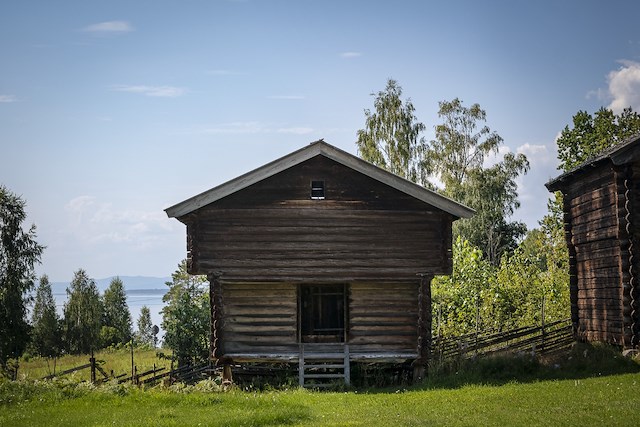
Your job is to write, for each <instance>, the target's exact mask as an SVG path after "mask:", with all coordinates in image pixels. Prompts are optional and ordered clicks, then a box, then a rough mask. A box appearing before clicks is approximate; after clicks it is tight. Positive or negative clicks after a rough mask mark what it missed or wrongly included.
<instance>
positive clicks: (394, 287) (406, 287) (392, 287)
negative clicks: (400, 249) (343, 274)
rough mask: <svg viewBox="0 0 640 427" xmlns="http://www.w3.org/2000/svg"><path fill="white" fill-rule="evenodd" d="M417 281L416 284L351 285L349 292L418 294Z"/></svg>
mask: <svg viewBox="0 0 640 427" xmlns="http://www.w3.org/2000/svg"><path fill="white" fill-rule="evenodd" d="M418 281H419V279H418V278H416V283H357V284H353V285H351V287H350V288H351V292H352V293H353V292H358V291H362V292H368V291H372V292H383V291H386V292H394V291H408V292H416V293H417V292H418Z"/></svg>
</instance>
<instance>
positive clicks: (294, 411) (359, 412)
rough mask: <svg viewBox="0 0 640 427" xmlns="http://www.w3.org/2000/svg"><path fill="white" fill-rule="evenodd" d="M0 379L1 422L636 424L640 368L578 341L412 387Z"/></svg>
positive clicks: (467, 365)
mask: <svg viewBox="0 0 640 427" xmlns="http://www.w3.org/2000/svg"><path fill="white" fill-rule="evenodd" d="M75 380H77V379H73V378H67V379H59V380H56V381H54V382H50V381H46V382H43V381H36V382H33V381H28V380H24V381H16V382H10V381H0V426H47V427H53V426H75V425H96V426H103V425H104V426H106V425H110V426H113V425H129V426H196V425H202V426H274V425H290V426H297V425H300V426H326V425H328V426H332V425H334V426H395V425H402V426H405V425H406V426H412V425H415V426H433V425H446V426H451V425H453V426H455V425H465V426H491V425H499V426H537V425H540V426H549V425H551V426H564V425H566V426H575V425H579V426H603V425H605V426H612V425H613V426H615V425H620V426H627V425H628V426H637V425H639V423H640V421H639V420H640V415H639V414H640V412H639V408H640V364H639V363H638V362H637V361H632V360H630V359H627V358H623V357H621V356H620V354H619V353H617V352H615V351H611V349H608V348H598V347H590V346H577V347H576V348H574V351H573V352H572V353H571V354H569V355H565V356H563V359H558V360H554V361H552V362H551V363H548V364H540V363H538V361H537V360H536V359H531V358H527V357H520V356H518V357H515V356H507V357H496V358H487V359H479V360H477V361H470V362H462V363H458V364H455V363H454V364H451V365H449V366H447V367H443V369H440V370H439V371H437V372H434V373H432V376H431V377H430V378H429V380H428V381H427V382H426V383H424V384H422V385H420V386H416V387H408V388H407V389H405V388H402V387H400V388H390V389H371V390H351V391H347V392H315V391H309V390H302V389H297V388H295V389H290V390H275V391H252V390H241V389H232V390H230V391H226V392H225V391H221V390H220V388H219V386H217V385H216V383H215V382H213V381H204V382H201V383H198V384H197V385H195V386H184V385H174V386H172V387H170V388H168V389H167V388H160V387H155V388H150V389H146V390H144V389H138V388H136V387H135V386H131V385H129V384H121V385H118V384H115V383H113V382H112V383H108V384H105V385H102V386H99V387H97V388H96V387H94V386H92V385H90V384H88V383H77V381H75Z"/></svg>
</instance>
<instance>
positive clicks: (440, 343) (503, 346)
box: [431, 319, 574, 362]
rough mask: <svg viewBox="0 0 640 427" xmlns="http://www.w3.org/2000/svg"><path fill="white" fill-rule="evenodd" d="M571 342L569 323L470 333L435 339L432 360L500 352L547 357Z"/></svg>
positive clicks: (556, 322)
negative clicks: (529, 353) (530, 353)
mask: <svg viewBox="0 0 640 427" xmlns="http://www.w3.org/2000/svg"><path fill="white" fill-rule="evenodd" d="M573 341H574V337H573V330H572V327H571V319H562V320H557V321H555V322H551V323H548V324H546V325H540V326H527V327H522V328H517V329H511V330H508V331H500V332H489V333H486V332H485V333H470V334H465V335H460V336H455V337H437V336H436V337H435V339H434V340H433V343H432V347H431V349H432V354H433V360H436V361H440V362H442V361H444V360H447V359H451V358H464V357H473V356H476V355H480V354H482V355H487V354H492V353H499V352H507V351H511V352H524V351H530V352H534V353H535V354H537V355H548V354H551V353H554V352H557V351H560V350H563V349H566V348H568V347H569V346H570V345H571V343H572V342H573Z"/></svg>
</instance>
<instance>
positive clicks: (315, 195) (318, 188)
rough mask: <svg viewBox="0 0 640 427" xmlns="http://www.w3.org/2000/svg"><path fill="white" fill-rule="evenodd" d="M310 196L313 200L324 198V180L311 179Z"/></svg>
mask: <svg viewBox="0 0 640 427" xmlns="http://www.w3.org/2000/svg"><path fill="white" fill-rule="evenodd" d="M311 198H312V199H313V200H323V199H324V181H311Z"/></svg>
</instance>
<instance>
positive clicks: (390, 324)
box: [349, 317, 417, 331]
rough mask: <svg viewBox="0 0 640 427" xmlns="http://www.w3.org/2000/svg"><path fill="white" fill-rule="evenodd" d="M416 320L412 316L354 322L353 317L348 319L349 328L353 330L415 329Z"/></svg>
mask: <svg viewBox="0 0 640 427" xmlns="http://www.w3.org/2000/svg"><path fill="white" fill-rule="evenodd" d="M416 328H417V321H416V319H415V318H413V317H405V318H400V319H391V320H389V319H384V320H380V319H378V321H367V322H354V321H353V319H350V321H349V329H350V330H354V329H358V330H368V329H370V330H381V331H382V330H388V331H391V330H395V329H403V330H409V329H410V330H414V331H415V330H416Z"/></svg>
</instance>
